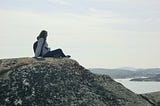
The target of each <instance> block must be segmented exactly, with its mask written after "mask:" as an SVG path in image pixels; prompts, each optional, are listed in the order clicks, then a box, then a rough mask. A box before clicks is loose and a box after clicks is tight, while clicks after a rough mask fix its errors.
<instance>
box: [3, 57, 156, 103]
mask: <svg viewBox="0 0 160 106" xmlns="http://www.w3.org/2000/svg"><path fill="white" fill-rule="evenodd" d="M146 98H147V97H146V96H145V97H144V96H143V95H137V94H135V93H133V92H132V91H130V90H128V89H127V88H125V87H124V86H123V85H122V84H120V83H117V82H115V81H114V80H113V79H112V78H111V77H109V76H107V75H96V74H93V73H91V72H90V71H89V70H87V69H85V68H84V67H82V66H81V65H79V63H78V62H76V61H75V60H72V59H67V58H63V59H53V58H45V59H35V58H15V59H1V60H0V106H17V105H18V106H21V105H23V106H156V103H155V102H152V101H149V100H148V99H146ZM156 102H158V101H156ZM157 106H158V105H157Z"/></svg>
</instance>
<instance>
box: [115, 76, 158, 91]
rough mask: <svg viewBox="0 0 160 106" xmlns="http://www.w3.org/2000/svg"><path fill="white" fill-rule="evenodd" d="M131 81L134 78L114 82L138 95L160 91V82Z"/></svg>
mask: <svg viewBox="0 0 160 106" xmlns="http://www.w3.org/2000/svg"><path fill="white" fill-rule="evenodd" d="M130 79H132V78H127V79H114V80H115V81H117V82H119V83H121V84H122V85H124V86H125V87H126V88H128V89H130V90H131V91H133V92H134V93H137V94H144V93H151V92H157V91H160V82H153V81H152V82H144V81H130Z"/></svg>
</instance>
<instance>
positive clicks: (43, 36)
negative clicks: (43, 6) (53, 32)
mask: <svg viewBox="0 0 160 106" xmlns="http://www.w3.org/2000/svg"><path fill="white" fill-rule="evenodd" d="M46 37H47V31H46V30H42V31H41V33H40V34H39V35H38V36H37V40H39V39H40V38H44V39H45V40H46Z"/></svg>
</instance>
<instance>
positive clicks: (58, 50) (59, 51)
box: [43, 49, 65, 58]
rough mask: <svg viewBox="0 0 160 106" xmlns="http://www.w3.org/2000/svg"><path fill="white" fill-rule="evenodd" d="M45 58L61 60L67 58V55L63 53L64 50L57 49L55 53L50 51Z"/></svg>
mask: <svg viewBox="0 0 160 106" xmlns="http://www.w3.org/2000/svg"><path fill="white" fill-rule="evenodd" d="M43 57H54V58H61V57H65V54H64V53H63V51H62V49H56V50H53V51H49V52H48V53H46V54H45V55H44V56H43Z"/></svg>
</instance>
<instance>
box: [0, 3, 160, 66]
mask: <svg viewBox="0 0 160 106" xmlns="http://www.w3.org/2000/svg"><path fill="white" fill-rule="evenodd" d="M159 5H160V1H159V0H0V24H1V25H0V36H1V39H0V50H1V52H0V58H19V57H33V56H34V53H33V49H32V45H33V43H34V42H35V41H36V37H37V36H38V35H39V33H40V31H41V30H47V31H48V39H47V41H48V44H49V47H50V48H51V49H52V50H54V49H57V48H61V49H62V50H63V51H64V53H65V54H69V55H71V56H72V59H74V60H77V61H78V62H79V63H80V64H81V65H83V66H84V67H86V68H118V67H137V68H154V67H160V64H159V63H160V55H159V54H160V47H159V46H160V41H159V40H160V6H159Z"/></svg>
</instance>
